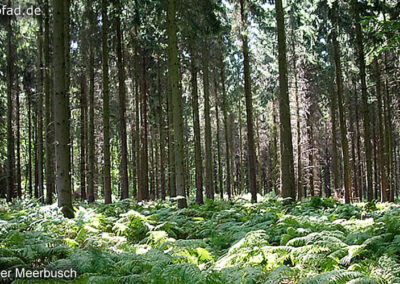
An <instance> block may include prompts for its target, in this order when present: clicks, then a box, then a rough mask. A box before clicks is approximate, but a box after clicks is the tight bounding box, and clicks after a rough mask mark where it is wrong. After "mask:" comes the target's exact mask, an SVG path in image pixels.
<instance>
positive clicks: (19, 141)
mask: <svg viewBox="0 0 400 284" xmlns="http://www.w3.org/2000/svg"><path fill="white" fill-rule="evenodd" d="M17 87H18V81H17ZM15 103H16V104H15V106H16V112H17V113H16V117H15V119H16V121H17V135H16V136H17V137H16V138H17V141H16V142H17V192H16V193H17V196H18V198H19V199H21V197H22V188H21V132H20V119H21V118H20V111H21V110H20V101H19V90H17V94H16V102H15Z"/></svg>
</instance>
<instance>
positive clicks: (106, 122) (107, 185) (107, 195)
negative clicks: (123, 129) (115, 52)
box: [101, 0, 112, 204]
mask: <svg viewBox="0 0 400 284" xmlns="http://www.w3.org/2000/svg"><path fill="white" fill-rule="evenodd" d="M107 7H108V1H107V0H102V1H101V15H102V22H103V27H102V46H103V53H102V59H103V136H104V203H105V204H110V203H111V202H112V200H111V172H110V171H111V161H110V98H109V86H108V81H109V79H108V43H107V40H108V16H107V9H108V8H107Z"/></svg>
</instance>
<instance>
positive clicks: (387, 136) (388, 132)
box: [384, 14, 394, 202]
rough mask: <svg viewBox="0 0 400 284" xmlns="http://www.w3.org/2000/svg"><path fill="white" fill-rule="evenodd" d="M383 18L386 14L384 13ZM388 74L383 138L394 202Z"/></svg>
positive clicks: (390, 188) (390, 198)
mask: <svg viewBox="0 0 400 284" xmlns="http://www.w3.org/2000/svg"><path fill="white" fill-rule="evenodd" d="M384 20H386V16H385V14H384ZM384 63H385V70H388V62H387V52H386V51H385V53H384ZM388 76H389V74H388V73H387V71H386V74H385V95H384V101H385V114H386V115H385V118H386V123H385V125H386V127H385V139H386V157H387V159H386V160H387V171H388V183H389V201H390V202H394V169H393V122H392V101H391V96H390V93H389V82H388Z"/></svg>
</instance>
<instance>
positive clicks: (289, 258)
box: [0, 196, 400, 284]
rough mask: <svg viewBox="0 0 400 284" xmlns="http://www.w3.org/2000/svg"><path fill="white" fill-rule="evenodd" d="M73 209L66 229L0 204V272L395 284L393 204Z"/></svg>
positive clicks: (47, 214)
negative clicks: (71, 272) (62, 271)
mask: <svg viewBox="0 0 400 284" xmlns="http://www.w3.org/2000/svg"><path fill="white" fill-rule="evenodd" d="M75 206H76V210H77V211H76V217H75V219H72V220H69V219H65V218H63V217H62V215H61V213H60V212H59V210H58V208H57V207H56V206H55V205H52V206H40V205H39V203H38V202H35V201H32V200H25V201H20V202H18V203H16V204H14V205H12V206H10V207H9V206H8V205H6V204H5V203H1V204H0V270H7V269H12V268H16V267H19V268H22V267H25V268H26V269H32V268H35V269H48V270H65V269H71V268H72V269H74V270H76V271H77V273H78V277H77V278H76V279H74V280H73V281H72V283H107V284H109V283H400V261H399V259H400V207H399V206H398V205H396V204H392V205H390V204H381V203H358V204H354V205H343V204H339V203H337V202H336V201H334V200H332V199H320V198H318V197H314V198H313V199H312V200H311V201H307V202H303V203H295V204H293V205H284V202H282V199H280V198H276V197H272V196H269V197H263V198H262V199H261V202H259V203H257V204H251V203H249V202H247V201H246V199H245V197H244V198H239V199H236V200H234V201H233V202H232V203H229V202H227V201H215V202H212V201H209V202H207V203H206V204H205V205H203V206H197V205H191V206H190V207H189V208H187V209H182V210H179V209H177V208H176V204H175V203H173V202H149V203H145V204H141V206H140V205H138V204H137V203H136V202H135V201H133V200H125V201H121V202H117V203H115V204H111V205H103V204H100V203H95V204H92V205H87V204H84V203H77V204H75ZM0 282H1V281H0ZM42 282H46V283H60V280H54V281H49V280H47V281H42ZM13 283H28V281H27V280H16V281H14V282H13ZM29 283H33V282H29ZM34 283H39V282H34Z"/></svg>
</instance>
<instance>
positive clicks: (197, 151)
mask: <svg viewBox="0 0 400 284" xmlns="http://www.w3.org/2000/svg"><path fill="white" fill-rule="evenodd" d="M190 72H191V85H192V111H193V132H194V156H195V159H194V160H195V177H196V203H197V204H203V158H202V154H201V137H200V115H199V95H198V86H197V66H196V55H195V54H194V48H193V43H192V42H190Z"/></svg>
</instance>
